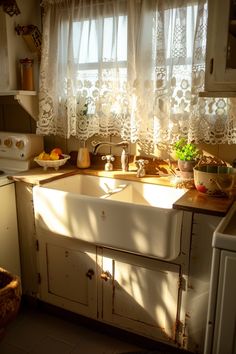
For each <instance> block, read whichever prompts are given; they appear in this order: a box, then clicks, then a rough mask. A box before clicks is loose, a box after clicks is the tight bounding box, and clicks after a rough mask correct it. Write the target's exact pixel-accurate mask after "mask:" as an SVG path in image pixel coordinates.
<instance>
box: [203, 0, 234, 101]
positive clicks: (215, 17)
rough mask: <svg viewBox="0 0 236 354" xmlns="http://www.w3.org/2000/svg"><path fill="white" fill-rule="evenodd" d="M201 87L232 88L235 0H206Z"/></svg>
mask: <svg viewBox="0 0 236 354" xmlns="http://www.w3.org/2000/svg"><path fill="white" fill-rule="evenodd" d="M205 90H206V91H215V92H218V93H219V92H221V91H223V92H230V91H236V4H235V1H234V0H224V1H222V0H209V1H208V34H207V55H206V77H205ZM228 95H230V94H228ZM225 96H226V94H225Z"/></svg>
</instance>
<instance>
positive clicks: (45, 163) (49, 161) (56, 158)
mask: <svg viewBox="0 0 236 354" xmlns="http://www.w3.org/2000/svg"><path fill="white" fill-rule="evenodd" d="M69 159H70V155H65V154H63V153H62V150H61V149H60V148H54V149H52V150H51V152H50V153H47V152H45V151H42V152H41V153H40V154H39V155H38V156H36V157H35V158H34V161H35V162H36V163H37V164H38V165H39V166H41V167H43V169H44V170H45V171H46V170H47V169H48V167H51V168H54V169H55V170H56V171H57V170H58V169H59V167H60V166H63V165H64V164H65V163H66V162H67V160H69Z"/></svg>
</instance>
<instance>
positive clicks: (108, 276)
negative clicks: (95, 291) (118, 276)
mask: <svg viewBox="0 0 236 354" xmlns="http://www.w3.org/2000/svg"><path fill="white" fill-rule="evenodd" d="M100 277H101V279H102V280H105V281H108V280H109V279H111V278H112V275H111V273H110V272H108V271H106V272H103V273H101V275H100Z"/></svg>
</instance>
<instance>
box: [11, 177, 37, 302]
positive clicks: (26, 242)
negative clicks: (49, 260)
mask: <svg viewBox="0 0 236 354" xmlns="http://www.w3.org/2000/svg"><path fill="white" fill-rule="evenodd" d="M15 188H16V207H17V218H18V232H19V244H20V261H21V283H22V291H23V294H24V295H27V296H31V297H36V296H37V293H38V286H39V284H38V266H37V262H36V258H37V252H36V248H37V242H36V235H35V224H34V209H33V200H32V186H31V185H30V184H28V183H24V182H18V181H17V182H15Z"/></svg>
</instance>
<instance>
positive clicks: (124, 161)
mask: <svg viewBox="0 0 236 354" xmlns="http://www.w3.org/2000/svg"><path fill="white" fill-rule="evenodd" d="M91 145H92V146H93V147H94V150H93V154H94V155H96V154H97V152H98V150H99V149H100V147H101V146H103V145H109V146H120V147H122V152H121V158H120V160H121V168H122V171H128V169H129V155H128V146H129V143H128V141H120V142H119V143H111V142H109V141H104V142H96V141H92V142H91Z"/></svg>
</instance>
